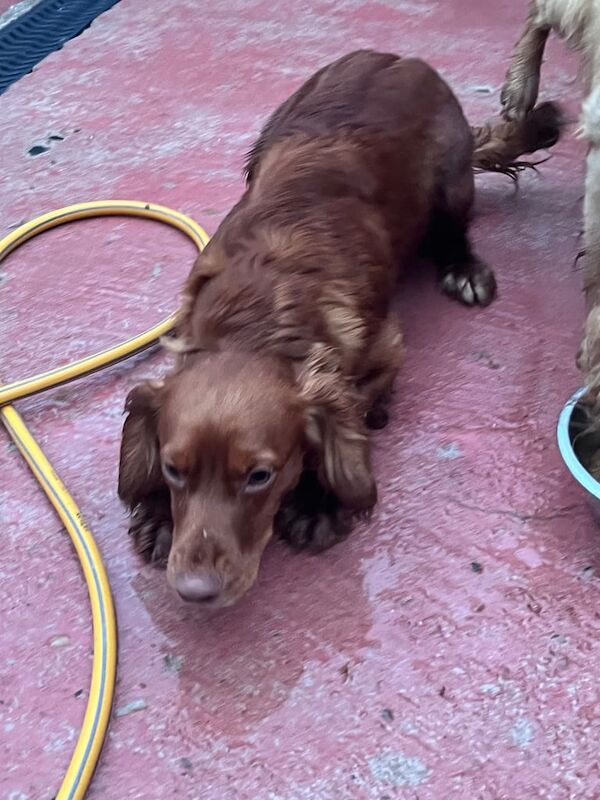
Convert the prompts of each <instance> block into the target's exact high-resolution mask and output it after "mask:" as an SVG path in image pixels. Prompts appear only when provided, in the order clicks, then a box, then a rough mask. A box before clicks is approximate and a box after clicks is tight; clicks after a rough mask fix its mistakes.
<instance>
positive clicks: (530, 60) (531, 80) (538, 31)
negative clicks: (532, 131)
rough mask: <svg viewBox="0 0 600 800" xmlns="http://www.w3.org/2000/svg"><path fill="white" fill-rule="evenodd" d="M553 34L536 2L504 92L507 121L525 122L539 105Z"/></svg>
mask: <svg viewBox="0 0 600 800" xmlns="http://www.w3.org/2000/svg"><path fill="white" fill-rule="evenodd" d="M549 33H550V26H549V25H545V24H544V23H543V22H541V21H540V17H539V13H538V8H537V3H536V2H535V0H533V2H532V3H531V6H530V10H529V16H528V18H527V22H526V23H525V27H524V29H523V32H522V33H521V36H520V38H519V40H518V42H517V44H516V45H515V49H514V51H513V54H512V59H511V63H510V67H509V69H508V72H507V73H506V78H505V81H504V85H503V87H502V91H501V93H500V102H501V104H502V113H503V115H504V117H505V119H509V120H511V119H516V120H518V119H523V117H525V115H526V114H527V113H528V112H529V111H531V109H532V108H533V107H534V106H535V104H536V102H537V97H538V91H539V87H540V72H541V68H542V58H543V56H544V47H545V45H546V40H547V39H548V34H549Z"/></svg>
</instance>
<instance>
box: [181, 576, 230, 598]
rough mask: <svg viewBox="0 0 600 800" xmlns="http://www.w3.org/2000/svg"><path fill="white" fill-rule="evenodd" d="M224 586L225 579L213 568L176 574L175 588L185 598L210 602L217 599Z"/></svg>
mask: <svg viewBox="0 0 600 800" xmlns="http://www.w3.org/2000/svg"><path fill="white" fill-rule="evenodd" d="M222 588H223V581H222V580H221V578H220V577H219V576H218V575H217V573H216V572H214V571H213V570H208V569H206V570H202V571H198V572H180V573H179V574H178V575H176V576H175V589H176V590H177V593H178V594H179V596H180V597H181V598H182V599H183V600H189V601H190V602H192V603H208V602H210V601H211V600H215V599H216V598H217V597H218V596H219V594H220V593H221V590H222Z"/></svg>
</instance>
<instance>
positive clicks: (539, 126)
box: [471, 103, 566, 180]
mask: <svg viewBox="0 0 600 800" xmlns="http://www.w3.org/2000/svg"><path fill="white" fill-rule="evenodd" d="M565 124H566V120H565V117H564V115H563V112H562V110H561V108H560V106H559V105H558V104H556V103H541V104H540V105H539V106H536V107H535V108H534V109H532V110H531V111H530V112H529V113H528V114H527V115H526V116H525V117H524V118H523V119H521V120H511V121H507V122H498V123H496V124H488V125H484V126H482V127H480V128H472V129H471V130H472V131H473V137H474V140H475V142H474V144H475V150H474V153H473V169H474V170H475V172H501V173H503V174H504V175H508V176H509V177H511V178H513V180H516V179H517V177H518V174H519V172H521V171H522V170H524V169H528V168H530V169H531V168H533V169H535V166H536V163H537V164H539V163H541V162H540V161H538V162H536V163H532V162H529V161H520V160H519V158H520V156H522V155H525V154H526V153H535V152H536V151H537V150H544V149H546V148H549V147H552V146H553V145H555V144H556V143H557V142H558V140H559V139H560V136H561V133H562V131H563V129H564V127H565Z"/></svg>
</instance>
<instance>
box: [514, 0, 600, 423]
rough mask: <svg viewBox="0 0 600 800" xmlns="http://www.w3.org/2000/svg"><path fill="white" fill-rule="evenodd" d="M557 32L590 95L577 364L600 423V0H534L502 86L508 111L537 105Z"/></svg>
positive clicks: (584, 130) (585, 115)
mask: <svg viewBox="0 0 600 800" xmlns="http://www.w3.org/2000/svg"><path fill="white" fill-rule="evenodd" d="M551 32H553V33H555V34H557V35H558V36H560V37H561V38H563V39H564V40H565V41H567V42H568V43H569V45H571V47H573V48H574V49H576V50H578V51H579V52H580V53H581V56H582V68H583V69H582V72H583V80H584V84H585V86H586V98H585V100H584V102H583V106H582V117H581V122H580V128H579V133H580V135H581V136H582V137H584V138H585V139H586V140H587V142H588V144H589V149H588V155H587V169H586V184H585V200H584V237H585V245H584V251H583V255H584V290H585V295H586V306H587V311H588V316H587V319H586V322H585V328H584V334H583V339H582V342H581V346H580V349H579V352H578V355H577V363H578V366H579V368H580V369H581V371H582V372H583V376H584V381H585V384H586V386H587V389H588V392H587V398H586V403H587V405H588V410H589V414H590V419H591V420H594V419H596V422H595V423H594V424H600V4H598V2H597V0H534V1H533V2H531V3H530V6H529V15H528V18H527V21H526V23H525V27H524V28H523V30H522V32H521V36H520V38H519V40H518V42H517V44H516V46H515V49H514V52H513V56H512V61H511V65H510V68H509V70H508V73H507V76H506V82H505V84H504V87H503V89H502V95H501V99H502V105H503V110H504V115H505V117H506V118H507V119H509V120H512V121H517V122H518V121H519V120H521V119H523V117H524V116H525V115H526V114H527V113H528V112H529V110H530V109H531V108H532V107H533V106H534V104H535V102H536V100H537V96H538V90H539V84H540V73H541V65H542V58H543V53H544V48H545V45H546V41H547V39H548V36H549V35H550V33H551Z"/></svg>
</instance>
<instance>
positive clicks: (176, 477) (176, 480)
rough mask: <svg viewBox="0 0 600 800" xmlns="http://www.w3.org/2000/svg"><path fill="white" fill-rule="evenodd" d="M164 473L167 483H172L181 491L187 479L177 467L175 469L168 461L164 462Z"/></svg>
mask: <svg viewBox="0 0 600 800" xmlns="http://www.w3.org/2000/svg"><path fill="white" fill-rule="evenodd" d="M162 472H163V475H164V476H165V480H166V481H167V483H170V484H171V485H172V486H174V487H175V488H176V489H181V487H182V486H183V485H184V483H185V479H184V477H183V475H182V474H181V472H179V470H178V469H177V467H174V466H173V464H169V462H168V461H163V462H162Z"/></svg>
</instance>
